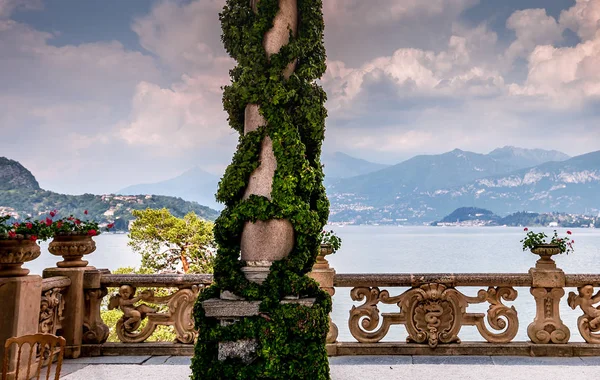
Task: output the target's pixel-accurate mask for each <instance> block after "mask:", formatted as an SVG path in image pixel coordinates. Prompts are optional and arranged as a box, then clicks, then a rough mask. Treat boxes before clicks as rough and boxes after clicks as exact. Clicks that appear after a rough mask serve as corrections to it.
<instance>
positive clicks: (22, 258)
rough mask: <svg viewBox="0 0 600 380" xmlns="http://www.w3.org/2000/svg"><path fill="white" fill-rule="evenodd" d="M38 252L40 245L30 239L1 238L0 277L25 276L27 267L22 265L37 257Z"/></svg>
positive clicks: (27, 270) (27, 272)
mask: <svg viewBox="0 0 600 380" xmlns="http://www.w3.org/2000/svg"><path fill="white" fill-rule="evenodd" d="M40 253H41V251H40V246H39V245H38V244H37V243H36V242H35V241H32V240H30V239H26V238H24V239H1V240H0V277H20V276H27V275H28V274H29V269H25V268H22V265H23V264H24V263H26V262H28V261H32V260H35V259H37V258H38V257H39V256H40Z"/></svg>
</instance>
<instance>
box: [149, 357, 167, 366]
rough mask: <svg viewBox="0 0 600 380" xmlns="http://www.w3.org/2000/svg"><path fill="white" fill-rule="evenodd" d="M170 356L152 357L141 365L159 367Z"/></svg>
mask: <svg viewBox="0 0 600 380" xmlns="http://www.w3.org/2000/svg"><path fill="white" fill-rule="evenodd" d="M169 358H170V356H152V357H151V358H150V359H148V360H146V361H145V362H143V363H142V365H160V364H165V362H166V361H167V359H169Z"/></svg>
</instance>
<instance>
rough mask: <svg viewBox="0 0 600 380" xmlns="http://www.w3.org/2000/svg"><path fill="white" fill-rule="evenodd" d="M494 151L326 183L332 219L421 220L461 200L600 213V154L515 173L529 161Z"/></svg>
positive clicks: (423, 160) (428, 159) (510, 209)
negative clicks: (516, 160) (517, 161)
mask: <svg viewBox="0 0 600 380" xmlns="http://www.w3.org/2000/svg"><path fill="white" fill-rule="evenodd" d="M505 150H506V149H505ZM496 154H498V151H496ZM494 155H495V154H494ZM494 155H480V154H476V153H469V152H463V151H459V150H454V151H452V152H449V153H445V154H442V155H437V156H418V157H415V158H413V159H411V160H408V161H405V162H403V163H401V164H398V165H394V166H392V167H390V168H387V169H384V170H380V171H378V172H375V173H371V174H367V175H365V176H359V177H355V178H349V179H345V180H340V181H338V182H337V183H335V184H334V185H332V186H330V187H329V188H328V191H329V198H330V200H331V203H332V206H331V215H330V220H331V221H333V222H341V221H345V222H354V223H365V222H373V221H379V222H385V223H395V222H413V223H414V222H424V221H430V220H439V219H440V218H442V217H443V216H444V215H446V214H448V213H450V212H451V211H452V210H454V209H456V208H459V207H461V206H464V205H472V206H476V207H481V208H487V209H493V210H496V212H497V213H499V214H501V215H507V214H509V213H514V212H517V211H522V210H528V211H538V212H548V211H568V212H573V213H590V212H591V213H594V212H595V213H597V212H598V211H597V210H598V209H599V208H600V152H594V153H589V154H587V155H582V156H578V157H574V158H571V159H568V160H566V161H560V162H556V161H554V162H546V163H543V164H540V165H537V166H535V167H533V168H525V169H522V168H517V169H516V170H515V166H519V165H520V166H524V165H526V163H525V160H523V161H521V162H520V164H519V165H517V164H515V163H514V161H513V158H514V157H515V156H518V155H517V154H510V155H504V157H503V158H494V157H492V156H494ZM521 156H522V155H521ZM554 157H556V156H554Z"/></svg>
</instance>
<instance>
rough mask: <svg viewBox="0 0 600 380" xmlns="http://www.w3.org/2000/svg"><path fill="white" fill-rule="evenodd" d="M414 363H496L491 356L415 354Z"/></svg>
mask: <svg viewBox="0 0 600 380" xmlns="http://www.w3.org/2000/svg"><path fill="white" fill-rule="evenodd" d="M413 364H465V365H475V364H477V365H494V362H493V361H492V358H491V357H489V356H420V355H415V356H413Z"/></svg>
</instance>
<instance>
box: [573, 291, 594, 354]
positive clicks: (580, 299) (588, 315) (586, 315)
mask: <svg viewBox="0 0 600 380" xmlns="http://www.w3.org/2000/svg"><path fill="white" fill-rule="evenodd" d="M577 290H578V293H579V294H575V293H573V292H570V293H569V298H568V303H569V306H570V307H571V309H573V310H575V309H576V308H577V306H579V307H580V309H581V311H583V315H582V316H580V317H579V318H577V327H578V329H579V333H580V334H581V336H582V337H583V339H585V341H586V342H588V343H592V344H600V307H599V306H594V304H595V303H598V301H600V298H598V295H599V294H600V292H598V293H597V294H596V295H595V296H592V294H593V292H594V287H593V286H592V285H585V286H580V287H578V288H577Z"/></svg>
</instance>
